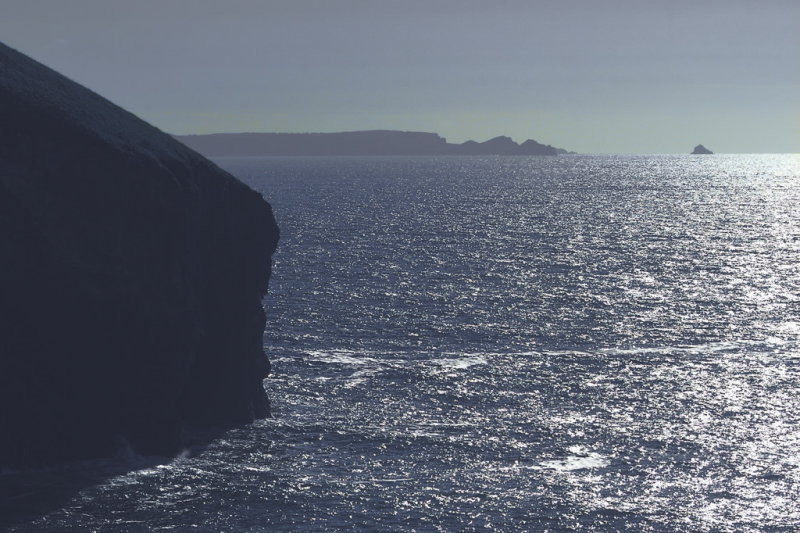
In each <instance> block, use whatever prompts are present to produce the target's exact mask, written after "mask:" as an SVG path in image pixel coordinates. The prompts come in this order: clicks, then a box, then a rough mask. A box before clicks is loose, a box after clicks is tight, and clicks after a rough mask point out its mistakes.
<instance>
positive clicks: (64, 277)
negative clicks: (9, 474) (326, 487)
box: [0, 44, 278, 466]
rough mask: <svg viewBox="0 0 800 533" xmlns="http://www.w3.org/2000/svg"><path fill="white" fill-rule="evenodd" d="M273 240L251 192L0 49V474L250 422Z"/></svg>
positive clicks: (265, 210) (167, 448) (182, 441)
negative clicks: (1, 470)
mask: <svg viewBox="0 0 800 533" xmlns="http://www.w3.org/2000/svg"><path fill="white" fill-rule="evenodd" d="M277 241H278V227H277V225H276V223H275V220H274V217H273V214H272V210H271V207H270V206H269V204H267V203H266V202H265V201H264V200H263V199H262V197H261V195H260V194H258V193H256V192H254V191H253V190H251V189H250V188H248V187H247V186H245V185H244V184H242V183H241V182H239V181H237V180H236V179H235V178H234V177H232V176H231V175H229V174H227V173H226V172H224V171H222V170H220V169H219V168H218V167H217V166H215V165H214V164H213V163H211V162H209V161H208V160H206V159H205V158H203V157H202V156H200V155H198V154H197V153H195V152H193V151H192V150H190V149H189V148H187V147H186V146H184V145H183V144H181V143H180V142H178V141H176V140H174V139H173V138H172V137H171V136H169V135H167V134H165V133H162V132H161V131H159V130H158V129H156V128H154V127H152V126H150V125H148V124H147V123H145V122H144V121H142V120H140V119H138V118H137V117H135V116H134V115H132V114H130V113H128V112H127V111H125V110H123V109H121V108H120V107H117V106H116V105H114V104H112V103H111V102H109V101H107V100H105V99H103V98H102V97H100V96H98V95H97V94H94V93H93V92H91V91H90V90H88V89H86V88H84V87H82V86H80V85H78V84H77V83H74V82H72V81H70V80H69V79H67V78H65V77H64V76H62V75H60V74H58V73H56V72H54V71H53V70H51V69H49V68H47V67H45V66H43V65H41V64H39V63H37V62H36V61H34V60H32V59H30V58H28V57H26V56H24V55H23V54H21V53H19V52H17V51H15V50H13V49H11V48H8V47H6V46H4V45H1V44H0V258H2V260H0V294H2V296H0V328H2V329H1V330H0V331H1V333H0V466H7V465H19V464H40V463H47V462H54V461H61V460H68V459H78V458H90V457H97V456H102V455H105V454H109V453H111V452H113V451H114V450H115V449H116V448H118V447H119V446H123V445H130V446H132V447H133V449H134V450H135V451H137V452H139V453H141V454H148V455H149V454H155V455H170V454H173V453H175V452H177V451H179V450H180V449H181V448H182V447H184V446H186V445H188V444H190V443H191V442H192V439H193V438H194V437H192V436H193V435H195V436H196V435H200V434H208V433H213V432H215V431H219V430H222V429H225V428H229V427H232V426H234V425H237V424H244V423H247V422H250V421H252V420H253V419H254V418H256V417H263V416H266V415H267V414H268V410H269V404H268V399H267V397H266V395H265V392H264V389H263V385H262V379H263V378H264V377H265V376H266V375H267V373H268V372H269V362H268V360H267V358H266V356H265V355H264V353H263V350H262V335H263V329H264V322H265V320H264V310H263V309H262V304H261V300H262V297H263V295H264V294H265V293H266V291H267V285H268V281H269V276H270V264H271V255H272V253H273V251H274V250H275V247H276V245H277Z"/></svg>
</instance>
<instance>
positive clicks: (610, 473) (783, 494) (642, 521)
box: [0, 155, 800, 532]
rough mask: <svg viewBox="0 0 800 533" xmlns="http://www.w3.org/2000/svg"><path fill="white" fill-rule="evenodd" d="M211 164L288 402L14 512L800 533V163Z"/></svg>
mask: <svg viewBox="0 0 800 533" xmlns="http://www.w3.org/2000/svg"><path fill="white" fill-rule="evenodd" d="M217 163H218V164H220V165H221V166H222V167H223V168H225V169H227V170H229V171H230V172H232V173H233V174H234V175H236V176H238V177H239V178H240V179H242V180H243V181H245V182H246V183H248V184H250V185H251V186H252V187H254V188H255V189H256V190H258V191H260V192H262V193H263V194H264V196H265V198H266V199H267V200H269V201H270V202H271V203H272V205H273V208H274V209H275V213H276V217H277V219H278V224H279V225H280V227H281V231H282V240H281V244H280V247H279V250H278V253H277V255H276V260H275V263H274V268H273V278H272V281H271V286H270V294H269V296H268V297H267V299H266V304H267V308H268V323H267V327H266V333H265V338H264V343H265V349H266V351H267V353H268V354H270V356H271V359H272V362H273V373H272V376H271V377H270V378H269V379H267V380H266V381H265V384H266V387H267V389H268V390H269V393H270V396H271V398H272V401H273V410H274V414H275V417H274V418H273V419H271V420H265V421H260V422H257V423H255V424H254V425H252V426H250V427H246V428H242V429H239V430H235V431H232V432H230V433H228V434H227V435H226V436H225V438H223V439H221V440H218V441H216V442H214V443H213V444H211V445H210V446H208V447H207V448H205V449H203V450H194V451H193V453H191V454H185V456H181V457H179V458H175V459H173V460H171V461H168V462H167V463H166V464H162V465H153V464H151V463H152V462H151V461H150V460H149V459H147V458H140V457H128V458H121V459H117V461H128V462H129V463H128V464H132V465H133V466H136V465H140V468H138V469H134V470H133V471H131V472H129V473H125V474H121V475H116V476H112V477H111V478H109V479H107V480H106V481H103V482H101V483H100V484H98V485H95V486H90V487H87V488H85V489H84V490H82V491H81V492H80V493H79V494H78V495H77V496H75V497H74V498H73V499H72V501H70V502H69V503H68V504H66V505H64V506H63V508H61V509H60V510H55V511H53V512H52V513H51V514H49V515H48V516H46V517H44V518H41V519H38V520H36V521H33V522H29V523H27V524H22V525H19V526H18V527H17V528H15V530H17V531H64V530H70V529H72V530H75V531H84V530H85V531H89V530H96V531H112V530H126V531H138V530H142V531H145V530H148V531H149V530H155V531H158V530H170V531H174V530H178V531H184V530H193V531H195V530H199V531H253V532H256V531H309V532H312V531H313V532H318V531H369V530H374V531H489V530H491V531H574V530H578V531H608V530H617V529H619V530H631V531H687V532H688V531H742V530H751V529H755V530H761V531H795V530H797V529H798V528H800V508H798V506H797V503H796V502H798V501H800V433H799V432H798V422H799V421H800V420H799V419H800V399H798V398H800V396H798V390H800V371H799V367H798V364H799V363H800V211H799V210H798V207H797V206H799V205H800V156H797V155H730V156H724V155H715V156H666V155H665V156H565V157H416V158H415V157H398V158H388V157H364V158H347V157H340V158H222V159H218V160H217ZM123 341H124V340H123V339H121V340H120V342H123ZM112 463H113V462H112ZM112 463H110V462H95V463H88V464H87V463H81V464H80V465H72V466H68V467H59V468H56V469H48V470H42V471H39V472H38V473H36V475H35V476H34V478H35V480H34V481H31V482H30V483H32V484H33V487H32V488H31V490H40V488H41V486H48V484H49V485H50V486H52V485H53V484H58V483H61V482H63V478H64V476H65V474H64V472H65V469H67V470H69V469H70V468H72V469H80V470H92V469H95V470H98V471H102V470H103V469H108V470H109V471H111V470H113V469H114V468H115V466H114V465H113V464H112ZM25 475H26V476H28V477H29V478H30V477H31V474H30V473H26V474H25ZM13 476H14V474H13V473H8V474H6V475H4V476H3V477H5V478H6V479H7V480H8V479H9V478H10V477H13ZM0 479H1V478H0ZM37 484H38V486H37Z"/></svg>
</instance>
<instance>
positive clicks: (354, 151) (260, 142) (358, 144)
mask: <svg viewBox="0 0 800 533" xmlns="http://www.w3.org/2000/svg"><path fill="white" fill-rule="evenodd" d="M175 137H176V138H177V139H178V140H179V141H181V142H182V143H184V144H185V145H186V146H189V147H190V148H192V149H194V150H197V151H198V152H200V153H201V154H203V155H205V156H211V157H221V156H319V155H328V156H334V155H354V156H355V155H559V154H567V153H571V152H567V151H566V150H564V149H562V148H555V147H553V146H550V145H546V144H541V143H538V142H536V141H534V140H531V139H528V140H527V141H525V142H523V143H522V144H517V143H516V142H514V141H513V140H512V139H511V138H510V137H495V138H493V139H489V140H488V141H485V142H480V143H479V142H475V141H467V142H465V143H462V144H452V143H448V142H447V140H446V139H445V138H444V137H441V136H440V135H438V134H436V133H426V132H417V131H393V130H372V131H346V132H338V133H212V134H208V135H176V136H175Z"/></svg>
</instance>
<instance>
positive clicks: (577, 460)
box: [537, 446, 611, 472]
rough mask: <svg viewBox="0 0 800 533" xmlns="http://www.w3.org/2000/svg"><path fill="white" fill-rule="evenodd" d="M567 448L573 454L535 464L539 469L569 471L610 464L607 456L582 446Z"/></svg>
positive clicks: (602, 466)
mask: <svg viewBox="0 0 800 533" xmlns="http://www.w3.org/2000/svg"><path fill="white" fill-rule="evenodd" d="M568 450H569V452H570V453H572V454H573V455H568V456H567V457H565V458H563V459H551V460H548V461H542V462H540V463H539V464H538V465H537V466H538V467H539V468H541V469H551V470H556V471H559V472H571V471H573V470H588V469H592V468H604V467H606V466H608V465H609V464H611V460H610V459H609V458H608V457H606V456H604V455H602V454H599V453H597V452H591V451H589V450H587V449H586V448H584V447H583V446H570V447H569V449H568Z"/></svg>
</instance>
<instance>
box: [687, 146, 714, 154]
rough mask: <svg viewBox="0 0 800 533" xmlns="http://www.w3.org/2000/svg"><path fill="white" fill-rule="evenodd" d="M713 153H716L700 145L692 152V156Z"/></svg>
mask: <svg viewBox="0 0 800 533" xmlns="http://www.w3.org/2000/svg"><path fill="white" fill-rule="evenodd" d="M713 153H714V152H712V151H711V150H709V149H708V148H706V147H705V146H703V145H702V144H698V145H697V146H695V147H694V150H692V155H708V154H713Z"/></svg>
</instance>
